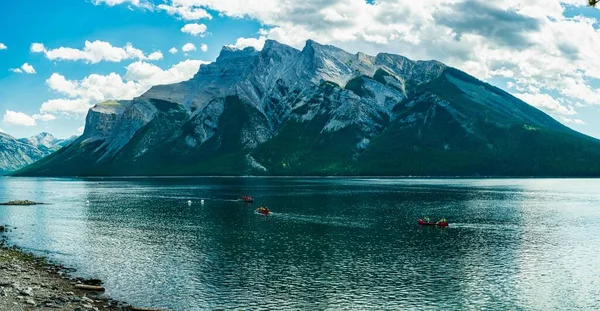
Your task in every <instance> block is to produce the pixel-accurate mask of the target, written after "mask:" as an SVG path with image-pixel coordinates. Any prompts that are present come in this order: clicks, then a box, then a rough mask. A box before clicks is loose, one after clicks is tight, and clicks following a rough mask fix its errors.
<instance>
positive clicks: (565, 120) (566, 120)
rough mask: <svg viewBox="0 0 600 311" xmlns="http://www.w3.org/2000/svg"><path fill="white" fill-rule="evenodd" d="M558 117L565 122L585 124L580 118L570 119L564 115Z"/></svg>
mask: <svg viewBox="0 0 600 311" xmlns="http://www.w3.org/2000/svg"><path fill="white" fill-rule="evenodd" d="M560 119H561V120H562V121H563V122H564V123H567V124H577V125H585V122H584V121H583V120H581V119H571V118H566V117H561V118H560Z"/></svg>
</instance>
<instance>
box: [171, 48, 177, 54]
mask: <svg viewBox="0 0 600 311" xmlns="http://www.w3.org/2000/svg"><path fill="white" fill-rule="evenodd" d="M169 53H171V54H175V53H177V49H176V48H174V47H172V48H171V49H170V50H169Z"/></svg>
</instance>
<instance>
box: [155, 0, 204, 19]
mask: <svg viewBox="0 0 600 311" xmlns="http://www.w3.org/2000/svg"><path fill="white" fill-rule="evenodd" d="M157 7H158V8H159V9H160V10H163V11H165V12H167V14H169V15H173V16H176V17H178V18H180V19H183V20H186V21H195V20H200V19H212V16H211V15H210V14H209V13H208V12H207V11H206V10H205V9H203V8H200V7H194V6H191V5H187V4H182V5H167V4H160V5H158V6H157Z"/></svg>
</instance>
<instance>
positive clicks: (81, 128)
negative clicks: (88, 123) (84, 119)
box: [77, 126, 85, 135]
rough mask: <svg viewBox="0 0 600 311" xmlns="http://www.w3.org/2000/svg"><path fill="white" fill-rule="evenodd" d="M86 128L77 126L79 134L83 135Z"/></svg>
mask: <svg viewBox="0 0 600 311" xmlns="http://www.w3.org/2000/svg"><path fill="white" fill-rule="evenodd" d="M84 130H85V126H80V127H78V128H77V135H82V134H83V131H84Z"/></svg>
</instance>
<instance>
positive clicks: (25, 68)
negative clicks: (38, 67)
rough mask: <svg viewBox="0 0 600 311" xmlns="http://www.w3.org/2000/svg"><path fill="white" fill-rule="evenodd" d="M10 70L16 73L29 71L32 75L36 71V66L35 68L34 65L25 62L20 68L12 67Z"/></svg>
mask: <svg viewBox="0 0 600 311" xmlns="http://www.w3.org/2000/svg"><path fill="white" fill-rule="evenodd" d="M10 71H12V72H16V73H27V74H30V75H32V74H35V73H36V72H35V68H33V66H31V65H29V64H28V63H24V64H23V65H21V67H19V68H12V69H10Z"/></svg>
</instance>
